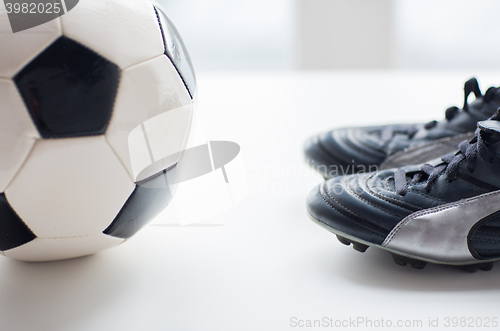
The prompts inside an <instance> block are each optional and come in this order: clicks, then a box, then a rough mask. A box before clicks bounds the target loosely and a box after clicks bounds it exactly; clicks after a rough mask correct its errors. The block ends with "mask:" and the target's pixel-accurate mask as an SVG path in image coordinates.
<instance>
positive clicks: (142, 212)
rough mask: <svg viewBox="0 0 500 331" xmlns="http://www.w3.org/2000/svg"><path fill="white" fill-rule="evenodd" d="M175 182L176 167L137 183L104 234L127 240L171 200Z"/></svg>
mask: <svg viewBox="0 0 500 331" xmlns="http://www.w3.org/2000/svg"><path fill="white" fill-rule="evenodd" d="M176 182H177V166H176V165H175V166H173V167H170V168H168V169H166V170H163V171H161V172H160V173H158V174H156V175H154V176H151V177H150V178H147V179H145V180H143V181H140V182H137V185H136V188H135V190H134V192H132V194H131V195H130V197H129V198H128V200H127V202H126V203H125V205H124V206H123V208H122V210H121V211H120V212H119V213H118V216H116V218H115V220H114V221H113V223H111V225H110V226H109V227H108V228H107V229H106V230H104V231H103V233H104V234H107V235H110V236H113V237H116V238H124V239H128V238H130V237H132V236H133V235H134V234H136V233H137V231H139V230H140V229H142V228H143V227H144V226H145V225H147V224H148V223H149V222H150V221H151V220H153V218H155V217H156V216H157V215H158V214H159V213H160V212H161V211H162V210H163V209H165V207H166V206H167V205H168V204H169V202H170V201H171V200H172V190H173V187H174V185H175V184H176Z"/></svg>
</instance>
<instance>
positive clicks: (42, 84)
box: [14, 37, 120, 138]
mask: <svg viewBox="0 0 500 331" xmlns="http://www.w3.org/2000/svg"><path fill="white" fill-rule="evenodd" d="M14 81H15V83H16V85H17V89H18V90H19V93H20V94H21V97H22V99H23V101H24V103H25V105H26V107H27V108H28V111H29V113H30V115H31V118H32V120H33V122H34V123H35V125H36V127H37V129H38V131H39V132H40V135H41V136H42V137H43V138H65V137H82V136H92V135H101V134H104V133H105V132H106V129H107V126H108V124H109V121H110V119H111V114H112V112H113V105H114V102H115V98H116V94H117V89H118V84H119V81H120V68H118V66H117V65H115V64H114V63H112V62H110V61H108V60H107V59H105V58H103V57H102V56H100V55H99V54H97V53H95V52H94V51H92V50H91V49H89V48H87V47H85V46H83V45H81V44H79V43H77V42H76V41H73V40H71V39H69V38H67V37H60V38H58V39H57V40H56V41H54V42H53V43H52V44H51V45H50V46H49V47H48V48H47V49H45V50H44V51H43V52H42V53H40V54H39V55H38V56H37V57H36V58H35V59H33V60H32V61H31V62H30V63H29V64H28V65H26V66H25V67H24V68H23V69H22V70H21V71H20V72H19V73H18V74H17V75H16V76H15V77H14Z"/></svg>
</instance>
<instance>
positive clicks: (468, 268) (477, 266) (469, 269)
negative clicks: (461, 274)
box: [460, 262, 493, 272]
mask: <svg viewBox="0 0 500 331" xmlns="http://www.w3.org/2000/svg"><path fill="white" fill-rule="evenodd" d="M460 268H462V269H463V270H465V271H467V272H477V271H478V270H482V271H490V270H491V269H493V262H487V263H480V264H470V265H464V266H461V267H460Z"/></svg>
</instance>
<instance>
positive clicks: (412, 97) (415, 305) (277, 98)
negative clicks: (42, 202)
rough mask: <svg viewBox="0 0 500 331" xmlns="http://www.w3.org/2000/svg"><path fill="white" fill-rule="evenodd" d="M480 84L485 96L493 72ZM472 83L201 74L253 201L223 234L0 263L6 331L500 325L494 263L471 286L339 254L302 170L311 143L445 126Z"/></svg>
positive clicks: (382, 75)
mask: <svg viewBox="0 0 500 331" xmlns="http://www.w3.org/2000/svg"><path fill="white" fill-rule="evenodd" d="M477 74H478V78H479V79H480V82H482V83H483V84H482V86H483V88H485V87H487V86H489V85H491V84H494V83H495V82H496V77H498V74H499V73H498V72H496V73H491V72H488V73H486V72H478V73H477ZM469 76H470V73H469V72H456V73H448V74H435V73H432V72H402V73H391V72H386V71H378V72H372V73H359V72H354V73H353V72H342V73H340V72H337V73H302V74H300V73H290V74H285V73H283V74H203V75H200V79H199V84H200V95H199V98H200V100H199V109H200V115H201V116H202V117H203V121H204V126H205V131H206V134H207V137H208V139H210V140H217V139H226V140H231V141H236V142H238V143H239V144H240V145H241V146H242V156H244V158H245V164H246V167H247V170H248V174H249V186H250V191H249V195H248V196H247V198H246V199H245V200H244V201H243V202H241V203H240V204H239V205H237V206H236V207H235V208H233V209H231V210H229V211H227V212H226V213H224V214H221V215H219V216H217V217H216V220H215V221H216V222H215V221H214V223H222V224H225V225H224V226H211V227H175V226H158V225H150V226H148V227H146V228H145V229H143V230H142V231H141V232H139V234H138V235H136V236H135V237H134V238H132V239H131V240H130V241H128V242H126V243H125V244H123V245H121V246H119V247H116V248H113V249H111V250H108V251H105V252H103V253H100V254H97V255H95V256H90V257H85V258H79V259H74V260H69V261H60V262H51V263H22V262H17V261H14V260H10V259H7V258H3V259H0V317H1V318H0V321H1V323H0V330H2V331H4V330H5V331H13V330H14V331H17V330H22V331H24V330H50V331H58V330H64V331H76V330H78V331H88V330H103V331H104V330H105V331H107V330H123V331H128V330H130V331H136V330H148V331H156V330H176V331H183V330H186V331H198V330H199V331H206V330H217V331H226V330H227V331H234V330H238V331H239V330H249V331H255V330H266V331H267V330H269V331H275V330H296V329H299V328H292V327H291V326H290V318H292V317H297V318H300V319H321V318H323V317H330V318H334V319H340V320H343V319H349V318H350V317H353V318H356V317H365V318H371V319H373V320H375V319H378V320H379V319H382V318H383V319H384V320H388V319H391V320H393V321H394V323H396V321H398V320H406V319H411V320H416V319H421V320H423V321H424V322H423V323H424V325H426V324H425V323H427V321H428V319H429V318H433V319H434V318H436V317H438V318H439V319H440V321H441V323H444V319H445V317H474V318H476V317H500V313H499V312H500V309H499V308H500V303H499V297H500V282H499V279H500V267H499V266H498V265H497V266H495V268H494V269H493V270H492V271H490V272H482V271H480V272H477V273H474V274H470V273H466V272H464V271H462V270H460V269H457V268H452V267H445V266H436V265H428V266H427V267H426V268H425V269H424V270H415V269H412V268H411V267H409V266H408V267H401V266H398V265H396V264H395V263H393V261H392V259H391V256H390V254H389V253H387V252H383V251H379V250H377V249H373V248H371V249H368V251H367V252H366V253H364V254H361V253H359V252H356V251H354V250H353V249H352V248H351V247H346V246H344V245H342V244H340V243H339V242H338V241H337V239H336V238H335V236H333V235H332V234H331V233H329V232H327V231H325V230H324V229H322V228H320V227H319V226H317V225H316V224H314V223H313V222H312V221H310V220H309V219H308V217H307V214H306V208H305V199H306V196H307V194H308V192H309V191H310V189H311V188H312V187H313V186H314V185H316V184H318V183H319V182H320V181H321V178H320V177H319V176H317V175H316V174H314V173H313V172H312V171H310V170H308V168H307V167H306V166H305V165H304V162H303V160H302V151H301V145H302V143H303V142H304V140H305V139H306V138H307V137H308V136H309V135H311V134H315V133H317V132H318V131H321V130H324V129H329V128H331V127H339V126H345V125H364V124H372V123H384V122H413V121H427V120H430V119H441V118H443V116H444V109H445V108H446V107H448V106H450V105H453V104H461V103H462V83H463V81H465V80H466V79H467V78H468V77H469ZM354 112H356V113H357V115H356V116H353V113H354ZM193 208H196V203H194V204H193ZM443 325H444V324H441V326H443ZM344 329H345V330H347V329H346V328H344ZM358 329H359V330H362V329H363V328H358ZM423 329H425V328H423ZM434 330H435V329H434ZM486 330H487V329H486Z"/></svg>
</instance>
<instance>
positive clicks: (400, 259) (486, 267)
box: [337, 235, 493, 272]
mask: <svg viewBox="0 0 500 331" xmlns="http://www.w3.org/2000/svg"><path fill="white" fill-rule="evenodd" d="M337 239H338V240H339V241H340V242H341V243H342V244H344V245H346V246H350V245H351V244H352V246H353V248H354V249H355V250H357V251H358V252H361V253H364V252H365V251H366V250H367V249H368V247H369V246H367V245H364V244H361V243H358V242H356V241H353V240H350V239H347V238H344V237H342V236H339V235H337ZM391 255H392V259H393V260H394V262H395V263H396V264H398V265H400V266H403V267H404V266H406V265H408V264H409V265H410V266H411V267H412V268H414V269H423V268H425V266H426V265H427V262H425V261H421V260H417V259H413V258H410V257H406V256H401V255H397V254H394V253H391ZM459 267H460V268H461V269H463V270H465V271H467V272H477V271H478V270H482V271H490V270H491V269H493V262H485V263H478V264H470V265H463V266H459Z"/></svg>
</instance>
